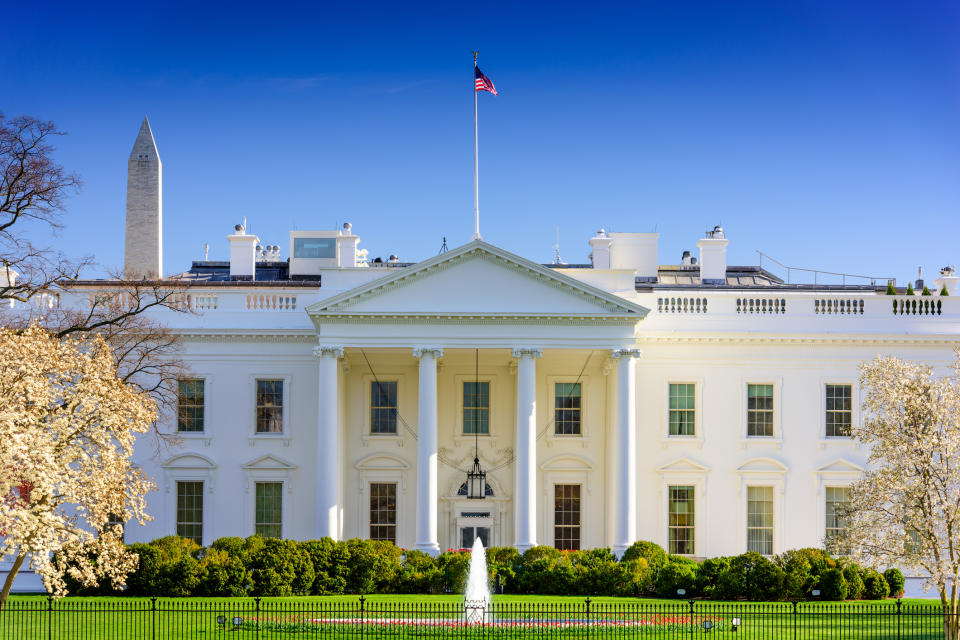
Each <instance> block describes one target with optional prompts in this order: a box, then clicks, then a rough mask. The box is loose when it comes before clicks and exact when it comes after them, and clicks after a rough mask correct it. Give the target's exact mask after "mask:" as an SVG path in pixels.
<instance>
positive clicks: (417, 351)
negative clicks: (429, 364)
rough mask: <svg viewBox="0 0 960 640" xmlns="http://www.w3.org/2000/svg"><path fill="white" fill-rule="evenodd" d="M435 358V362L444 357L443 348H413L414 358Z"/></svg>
mask: <svg viewBox="0 0 960 640" xmlns="http://www.w3.org/2000/svg"><path fill="white" fill-rule="evenodd" d="M427 355H429V356H433V358H434V360H436V359H437V358H440V357H442V356H443V349H442V348H441V347H414V348H413V357H414V358H417V359H420V358H422V357H423V356H427Z"/></svg>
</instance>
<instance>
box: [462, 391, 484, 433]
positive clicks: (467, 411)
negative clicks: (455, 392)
mask: <svg viewBox="0 0 960 640" xmlns="http://www.w3.org/2000/svg"><path fill="white" fill-rule="evenodd" d="M463 432H464V433H490V383H489V382H464V383H463Z"/></svg>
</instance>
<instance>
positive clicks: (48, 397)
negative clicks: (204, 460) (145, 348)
mask: <svg viewBox="0 0 960 640" xmlns="http://www.w3.org/2000/svg"><path fill="white" fill-rule="evenodd" d="M155 418H156V403H155V402H154V400H153V399H152V398H151V397H150V395H149V393H147V392H145V391H143V390H141V389H139V388H137V387H134V386H132V385H130V384H128V383H126V382H124V381H123V380H122V379H121V378H120V377H119V376H118V370H117V365H116V361H115V357H114V355H113V354H112V352H111V349H110V347H109V345H108V344H107V342H106V341H105V340H104V339H103V338H102V337H100V336H99V335H95V334H94V335H90V334H84V335H83V337H71V336H68V337H59V336H56V335H53V334H51V333H49V332H48V331H46V330H44V329H42V328H40V327H38V326H33V327H30V328H28V329H26V330H23V331H15V330H11V329H0V496H3V498H0V535H2V536H3V537H2V539H0V559H5V558H7V557H8V556H11V557H12V558H13V568H12V570H11V571H10V573H9V574H8V576H7V579H6V581H5V583H4V585H3V590H2V592H0V609H2V608H3V606H4V604H5V603H6V600H7V596H8V595H9V593H10V588H11V587H12V586H13V580H14V578H15V577H16V575H17V572H18V571H19V570H20V568H21V567H22V566H23V563H24V561H25V560H27V558H28V557H29V560H30V566H31V567H32V568H33V570H34V571H35V572H36V573H37V574H39V575H40V576H41V577H42V578H43V581H44V585H45V586H46V588H47V590H48V591H50V592H51V593H53V594H54V595H56V596H62V595H64V594H65V593H66V584H65V582H64V577H65V575H70V576H71V577H72V578H74V579H75V580H78V581H79V582H80V583H81V584H84V585H93V584H96V583H97V582H99V581H100V580H104V579H109V580H110V581H111V582H112V583H113V584H114V585H115V586H120V585H122V584H123V583H124V579H125V577H126V575H127V574H128V573H129V572H130V571H132V570H133V569H134V568H135V567H136V562H137V557H136V555H134V554H130V553H128V552H127V551H126V549H125V547H124V545H123V539H122V534H123V531H122V527H121V526H120V525H111V524H110V519H111V517H118V518H120V519H121V520H122V521H123V522H126V521H128V520H137V521H138V522H140V523H141V524H143V523H145V521H146V520H148V519H149V517H148V516H147V515H146V513H144V507H145V500H144V496H145V494H146V492H147V491H149V490H151V489H152V488H153V485H152V483H151V482H149V481H148V480H147V478H146V476H145V475H144V474H143V472H142V471H141V470H140V469H139V468H137V467H136V466H135V465H134V464H133V463H132V462H131V461H130V456H131V454H132V453H133V445H134V440H135V438H136V436H137V434H138V433H144V432H146V431H147V430H148V429H149V427H150V424H151V423H152V422H153V420H154V419H155Z"/></svg>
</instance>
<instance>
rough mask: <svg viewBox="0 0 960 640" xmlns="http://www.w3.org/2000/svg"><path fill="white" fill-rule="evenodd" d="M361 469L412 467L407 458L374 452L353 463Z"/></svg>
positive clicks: (392, 469) (390, 469) (379, 469)
mask: <svg viewBox="0 0 960 640" xmlns="http://www.w3.org/2000/svg"><path fill="white" fill-rule="evenodd" d="M353 466H354V467H356V468H357V469H359V470H360V471H403V470H406V469H409V468H410V465H409V464H408V463H407V462H406V460H404V459H402V458H398V457H397V456H391V455H389V454H385V453H373V454H370V455H369V456H367V457H365V458H361V459H360V460H358V461H357V463H356V464H355V465H353Z"/></svg>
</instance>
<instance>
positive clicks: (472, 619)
mask: <svg viewBox="0 0 960 640" xmlns="http://www.w3.org/2000/svg"><path fill="white" fill-rule="evenodd" d="M489 608H490V587H489V586H488V585H487V554H486V551H484V549H483V542H482V541H481V540H480V536H477V537H476V539H474V541H473V549H471V550H470V572H469V573H468V574H467V590H466V592H464V599H463V616H464V619H465V620H466V621H467V623H468V624H476V623H479V622H489V620H488V619H487V618H488V615H487V611H488V609H489Z"/></svg>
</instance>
